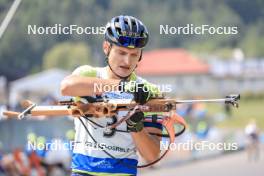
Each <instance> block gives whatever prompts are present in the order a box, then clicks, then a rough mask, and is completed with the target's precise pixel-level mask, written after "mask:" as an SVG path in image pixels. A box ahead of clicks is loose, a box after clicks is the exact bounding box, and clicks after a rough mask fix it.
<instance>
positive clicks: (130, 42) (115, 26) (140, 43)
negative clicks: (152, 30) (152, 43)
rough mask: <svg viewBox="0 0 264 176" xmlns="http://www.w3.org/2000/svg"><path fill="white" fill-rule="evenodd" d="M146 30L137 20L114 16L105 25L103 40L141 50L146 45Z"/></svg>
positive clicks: (130, 17) (147, 35) (129, 17)
mask: <svg viewBox="0 0 264 176" xmlns="http://www.w3.org/2000/svg"><path fill="white" fill-rule="evenodd" d="M148 37H149V34H148V30H147V28H146V26H145V25H144V24H143V23H142V22H141V21H140V20H138V19H137V18H135V17H132V16H123V15H120V16H116V17H114V18H112V19H111V21H110V22H108V23H107V25H106V31H105V40H106V41H108V42H110V43H112V44H116V45H118V46H122V47H126V48H143V47H145V46H146V44H147V43H148Z"/></svg>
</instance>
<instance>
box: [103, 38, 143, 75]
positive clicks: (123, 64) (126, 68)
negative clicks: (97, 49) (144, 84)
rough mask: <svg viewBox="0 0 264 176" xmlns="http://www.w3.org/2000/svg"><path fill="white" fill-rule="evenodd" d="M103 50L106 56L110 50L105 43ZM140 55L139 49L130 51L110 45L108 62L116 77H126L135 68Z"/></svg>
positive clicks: (108, 45)
mask: <svg viewBox="0 0 264 176" xmlns="http://www.w3.org/2000/svg"><path fill="white" fill-rule="evenodd" d="M103 48H104V52H105V54H107V53H108V51H109V49H110V44H109V43H108V42H105V43H104V46H103ZM140 54H141V49H139V48H132V49H130V48H124V47H120V46H116V45H112V48H111V50H110V53H109V56H108V62H109V64H110V66H111V68H112V69H113V71H114V72H115V73H116V74H117V75H119V76H122V77H127V76H129V75H130V74H131V73H132V72H133V70H134V69H135V67H136V66H137V64H138V61H139V58H140Z"/></svg>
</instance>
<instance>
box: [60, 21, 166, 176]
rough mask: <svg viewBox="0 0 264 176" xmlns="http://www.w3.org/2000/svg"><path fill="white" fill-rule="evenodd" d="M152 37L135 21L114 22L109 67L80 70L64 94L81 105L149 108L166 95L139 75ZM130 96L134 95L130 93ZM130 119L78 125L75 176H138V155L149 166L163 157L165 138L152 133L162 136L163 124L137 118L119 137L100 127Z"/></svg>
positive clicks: (106, 45)
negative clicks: (98, 101)
mask: <svg viewBox="0 0 264 176" xmlns="http://www.w3.org/2000/svg"><path fill="white" fill-rule="evenodd" d="M148 37H149V35H148V31H147V28H146V27H145V25H144V24H143V23H142V22H141V21H140V20H138V19H136V18H135V17H132V16H117V17H114V18H112V20H111V21H110V22H108V24H107V25H106V32H105V41H104V42H103V51H104V53H105V55H106V61H107V66H106V67H103V68H95V67H91V66H88V65H85V66H80V67H78V68H77V69H76V70H75V71H73V73H72V75H70V76H68V77H66V78H65V79H64V80H63V81H62V83H61V93H62V94H63V95H67V96H74V97H76V98H75V99H76V100H81V99H82V97H84V96H98V95H99V96H102V97H104V96H106V97H108V98H109V99H111V98H112V99H134V100H135V101H136V102H137V103H139V104H144V103H146V102H147V101H148V99H149V98H151V97H152V96H155V95H157V94H160V92H159V90H158V89H157V87H156V86H154V85H153V84H150V83H148V82H147V81H146V80H144V79H142V78H140V77H138V76H137V75H136V74H135V73H134V70H135V69H136V67H137V64H138V63H139V61H140V60H141V57H142V48H143V47H144V46H145V45H146V44H147V42H148ZM134 82H136V83H139V84H134ZM95 85H97V86H101V87H105V86H107V87H108V89H107V90H109V87H111V91H109V92H106V91H105V90H104V89H98V88H97V89H96V88H95V87H96V86H95ZM121 90H122V91H121ZM127 90H129V91H130V92H126V91H127ZM131 90H132V91H131ZM131 92H132V94H131ZM125 114H126V112H119V114H118V115H117V116H116V117H115V116H114V117H112V118H93V117H92V118H90V117H89V120H87V119H85V118H83V117H82V118H80V119H75V130H76V135H75V146H74V151H73V158H72V172H73V175H136V174H137V168H136V166H137V164H138V161H137V155H136V151H138V152H139V153H140V154H141V155H142V157H143V158H144V159H145V160H146V161H147V162H152V161H154V160H156V159H157V158H158V157H159V154H160V146H159V142H160V138H158V137H154V136H151V135H150V134H149V132H154V133H161V129H162V127H161V125H160V124H158V123H146V122H144V123H143V119H144V114H143V113H142V112H136V113H135V114H133V115H132V116H131V118H130V119H129V120H127V121H126V123H123V124H121V125H120V126H118V127H117V129H116V130H119V131H113V132H111V133H107V132H105V131H104V129H102V128H98V126H96V125H95V123H96V124H100V125H101V126H106V125H107V124H111V123H114V122H116V121H117V120H118V119H120V118H121V117H122V116H124V115H125ZM91 121H92V122H91ZM94 122H95V123H94ZM88 130H89V131H88ZM88 132H89V133H90V134H91V135H89V133H88ZM94 139H95V140H94ZM102 148H103V149H104V151H103V150H102ZM109 154H110V155H112V156H114V157H111V156H110V155H109Z"/></svg>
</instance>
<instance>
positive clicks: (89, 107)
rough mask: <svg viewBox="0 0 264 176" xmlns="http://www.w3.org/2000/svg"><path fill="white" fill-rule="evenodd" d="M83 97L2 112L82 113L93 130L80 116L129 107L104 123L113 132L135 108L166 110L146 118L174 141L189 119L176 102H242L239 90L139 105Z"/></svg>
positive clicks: (110, 114) (21, 115) (105, 114)
mask: <svg viewBox="0 0 264 176" xmlns="http://www.w3.org/2000/svg"><path fill="white" fill-rule="evenodd" d="M82 100H84V101H79V102H74V101H73V100H70V101H60V102H58V105H51V106H38V105H37V104H36V103H33V102H31V101H28V100H26V101H24V102H22V107H24V108H25V110H24V111H22V112H14V111H5V112H3V114H4V115H5V116H7V117H9V118H11V117H16V118H18V119H23V118H25V117H26V116H29V115H31V116H32V117H35V116H49V117H51V116H73V117H79V119H80V121H81V123H82V124H83V126H84V127H85V129H86V131H87V133H88V134H90V133H89V130H88V129H87V128H86V126H85V124H84V123H83V121H82V120H81V118H80V117H85V118H86V119H87V120H89V121H90V117H95V118H102V117H106V118H111V117H113V116H114V115H116V114H117V113H118V111H128V112H127V114H126V115H125V116H124V117H122V118H121V119H120V120H119V121H117V122H116V123H114V124H111V125H107V126H105V127H103V126H101V128H105V132H106V133H111V132H113V131H114V130H116V131H117V129H116V127H118V125H120V124H121V123H122V122H124V121H126V120H127V119H129V118H130V117H131V115H132V114H134V113H135V112H136V111H142V112H159V113H160V112H162V113H164V114H163V116H160V115H159V116H158V115H151V116H146V117H145V119H144V121H145V122H155V123H160V124H162V125H163V127H165V129H166V131H167V134H158V133H150V134H151V135H156V136H160V137H168V138H170V144H171V143H173V142H174V140H175V137H177V136H179V135H181V134H182V133H183V132H184V131H185V129H186V122H185V120H184V118H182V117H181V116H179V115H178V114H176V105H177V104H194V103H225V104H230V105H232V106H234V107H236V108H238V106H239V104H238V101H239V100H240V95H239V94H238V95H236V94H235V95H229V96H226V97H225V98H222V99H200V100H176V99H166V98H152V99H150V100H149V101H148V102H147V103H146V104H144V105H139V104H137V103H136V102H134V101H132V100H109V99H102V98H93V97H84V99H82ZM175 124H179V125H181V126H182V127H183V128H182V130H181V131H180V132H178V133H175V129H174V125H175ZM99 127H100V126H99ZM90 137H91V138H92V139H93V140H94V142H95V143H97V141H96V140H95V139H94V138H93V137H92V136H91V135H90ZM102 150H103V149H102ZM103 151H104V152H105V153H106V154H107V155H108V156H110V157H111V158H115V157H114V156H113V155H111V154H110V153H108V152H107V151H105V150H103ZM168 151H169V149H167V150H166V151H165V152H164V153H163V154H162V155H161V156H160V158H158V159H157V160H155V161H153V162H151V163H148V164H145V165H141V166H137V167H138V168H142V167H147V166H150V165H153V164H155V163H156V162H158V161H160V160H161V159H162V158H163V157H164V156H165V155H166V154H167V152H168ZM125 165H126V164H125ZM128 167H131V166H128Z"/></svg>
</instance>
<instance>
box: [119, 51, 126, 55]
mask: <svg viewBox="0 0 264 176" xmlns="http://www.w3.org/2000/svg"><path fill="white" fill-rule="evenodd" d="M118 54H120V55H126V54H127V53H126V52H124V51H121V50H119V51H118Z"/></svg>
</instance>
